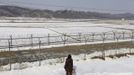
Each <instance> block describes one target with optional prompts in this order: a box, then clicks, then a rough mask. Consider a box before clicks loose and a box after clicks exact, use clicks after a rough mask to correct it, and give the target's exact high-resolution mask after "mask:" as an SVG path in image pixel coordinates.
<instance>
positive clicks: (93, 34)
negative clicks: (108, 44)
mask: <svg viewBox="0 0 134 75" xmlns="http://www.w3.org/2000/svg"><path fill="white" fill-rule="evenodd" d="M91 36H92V42H94V36H95V33H92V34H91Z"/></svg>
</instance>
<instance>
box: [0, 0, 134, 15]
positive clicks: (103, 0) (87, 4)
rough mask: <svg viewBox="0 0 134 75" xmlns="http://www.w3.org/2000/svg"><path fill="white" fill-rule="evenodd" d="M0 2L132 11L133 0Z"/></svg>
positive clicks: (39, 6)
mask: <svg viewBox="0 0 134 75" xmlns="http://www.w3.org/2000/svg"><path fill="white" fill-rule="evenodd" d="M0 4H7V5H18V6H24V7H30V8H40V9H53V10H57V9H75V10H88V11H101V12H112V13H118V12H131V13H134V0H0ZM118 10H119V11H118Z"/></svg>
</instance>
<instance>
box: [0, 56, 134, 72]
mask: <svg viewBox="0 0 134 75" xmlns="http://www.w3.org/2000/svg"><path fill="white" fill-rule="evenodd" d="M78 57H79V58H81V57H80V56H78ZM78 57H74V59H75V58H78ZM49 61H52V60H49ZM133 61H134V56H129V58H128V57H122V58H120V59H110V58H107V59H106V61H103V60H99V59H94V60H91V59H87V60H83V59H81V60H77V61H74V65H75V67H76V74H74V75H134V71H133V70H134V67H133V66H134V63H133ZM63 67H64V63H55V64H46V65H44V66H40V67H38V66H35V67H32V68H27V69H23V70H12V71H3V72H0V75H44V74H45V75H65V71H64V68H63Z"/></svg>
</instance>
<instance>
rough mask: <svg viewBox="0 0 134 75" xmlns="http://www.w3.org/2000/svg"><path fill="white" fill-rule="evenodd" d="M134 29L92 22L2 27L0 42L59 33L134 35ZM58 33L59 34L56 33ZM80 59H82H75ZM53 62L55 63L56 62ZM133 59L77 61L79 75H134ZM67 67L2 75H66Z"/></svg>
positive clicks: (50, 66)
mask: <svg viewBox="0 0 134 75" xmlns="http://www.w3.org/2000/svg"><path fill="white" fill-rule="evenodd" d="M133 30H134V25H115V24H114V25H113V24H93V23H90V22H65V21H64V22H52V21H49V22H46V23H0V38H5V37H9V36H10V35H13V37H27V36H28V37H29V35H31V34H33V35H34V36H45V35H48V34H51V35H59V34H58V33H57V32H59V33H67V34H75V33H83V34H87V33H91V32H110V31H133ZM55 31H56V32H55ZM75 58H81V56H78V57H75V56H74V59H75ZM53 62H54V61H53ZM133 62H134V56H130V57H129V58H128V57H123V58H120V59H110V58H107V60H106V61H102V60H99V59H95V60H91V59H89V58H88V59H87V60H83V59H81V60H79V61H74V64H75V66H76V75H134V71H133V70H134V67H133V66H134V63H133ZM63 67H64V63H56V64H51V63H49V64H44V65H42V66H41V67H38V66H34V67H32V68H27V69H23V70H12V71H1V72H0V75H44V74H45V75H65V71H64V68H63Z"/></svg>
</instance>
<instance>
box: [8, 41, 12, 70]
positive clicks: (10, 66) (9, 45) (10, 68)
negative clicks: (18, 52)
mask: <svg viewBox="0 0 134 75" xmlns="http://www.w3.org/2000/svg"><path fill="white" fill-rule="evenodd" d="M8 48H9V53H11V41H10V40H8ZM10 55H11V54H10ZM10 55H9V70H10V71H11V70H12V65H11V57H12V55H11V56H10Z"/></svg>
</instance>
